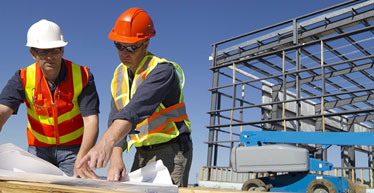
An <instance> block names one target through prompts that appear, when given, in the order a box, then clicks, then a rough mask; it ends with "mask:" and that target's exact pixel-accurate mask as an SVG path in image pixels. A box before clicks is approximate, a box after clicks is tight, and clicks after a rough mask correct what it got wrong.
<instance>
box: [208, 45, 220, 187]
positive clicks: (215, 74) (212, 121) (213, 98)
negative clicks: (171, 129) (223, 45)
mask: <svg viewBox="0 0 374 193" xmlns="http://www.w3.org/2000/svg"><path fill="white" fill-rule="evenodd" d="M216 54H217V45H216V44H214V45H213V61H212V67H215V66H216ZM218 80H219V69H213V83H212V88H217V87H218ZM217 97H218V95H217V90H212V96H211V104H210V110H211V111H215V110H217ZM216 116H217V115H216V114H210V123H209V125H214V124H215V122H216ZM214 130H215V128H213V127H212V128H210V129H209V139H208V141H209V142H212V141H213V140H214ZM212 154H213V144H212V143H209V144H208V156H207V167H208V168H209V167H211V166H212ZM209 170H210V169H209ZM208 174H210V172H208ZM210 177H211V176H207V179H208V180H210Z"/></svg>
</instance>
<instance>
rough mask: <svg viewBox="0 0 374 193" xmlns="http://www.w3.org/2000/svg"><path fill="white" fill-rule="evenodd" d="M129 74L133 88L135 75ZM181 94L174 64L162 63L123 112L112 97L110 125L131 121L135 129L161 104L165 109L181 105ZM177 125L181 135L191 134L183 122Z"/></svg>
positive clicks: (137, 90)
mask: <svg viewBox="0 0 374 193" xmlns="http://www.w3.org/2000/svg"><path fill="white" fill-rule="evenodd" d="M128 73H129V76H130V77H129V85H130V86H131V85H132V81H133V79H134V75H133V73H132V72H131V71H130V70H128ZM180 93H181V92H180V87H179V80H178V76H177V73H176V71H175V69H174V66H173V64H171V63H166V62H165V63H160V64H158V65H157V66H156V67H155V68H154V69H153V70H152V71H151V72H150V73H149V74H148V75H147V78H146V79H145V80H144V81H143V82H142V84H140V86H139V87H138V88H137V89H136V92H135V94H134V95H133V96H132V98H131V99H130V101H129V103H128V104H127V105H126V106H125V107H124V108H123V109H121V111H118V110H117V107H116V105H115V103H114V99H113V97H112V99H111V111H110V114H109V119H108V125H109V126H110V125H111V124H112V122H113V121H114V120H116V119H122V120H128V121H130V122H131V123H132V125H133V129H134V128H135V127H136V125H137V124H139V123H141V122H142V121H144V120H145V119H146V118H148V117H150V116H152V114H153V113H154V112H155V111H156V109H157V107H158V106H159V105H160V103H162V104H164V105H165V107H169V106H172V105H175V104H177V103H179V96H180ZM176 125H177V127H178V129H179V132H180V133H190V131H189V129H188V127H187V126H186V125H185V123H184V122H183V121H182V122H177V123H176ZM132 132H133V130H132Z"/></svg>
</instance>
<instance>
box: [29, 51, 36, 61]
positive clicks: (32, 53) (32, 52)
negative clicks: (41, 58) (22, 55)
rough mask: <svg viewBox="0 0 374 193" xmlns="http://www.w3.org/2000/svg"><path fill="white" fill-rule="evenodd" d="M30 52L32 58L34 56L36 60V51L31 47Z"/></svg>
mask: <svg viewBox="0 0 374 193" xmlns="http://www.w3.org/2000/svg"><path fill="white" fill-rule="evenodd" d="M30 54H31V56H32V58H34V60H36V53H35V52H34V50H32V49H31V48H30Z"/></svg>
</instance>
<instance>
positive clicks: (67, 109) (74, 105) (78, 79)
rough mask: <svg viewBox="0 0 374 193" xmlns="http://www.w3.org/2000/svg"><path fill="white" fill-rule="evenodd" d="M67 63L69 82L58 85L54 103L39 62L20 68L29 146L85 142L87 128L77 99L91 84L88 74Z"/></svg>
mask: <svg viewBox="0 0 374 193" xmlns="http://www.w3.org/2000/svg"><path fill="white" fill-rule="evenodd" d="M64 62H65V64H66V70H67V73H66V79H65V80H64V81H62V82H60V83H59V84H58V85H57V88H56V90H55V92H54V100H53V98H52V95H51V91H50V89H49V86H48V83H47V80H46V79H45V77H44V75H43V73H42V71H41V69H40V67H39V65H38V64H37V63H34V64H32V65H30V66H28V67H27V68H24V69H21V73H20V77H21V80H22V85H23V88H24V89H25V95H26V98H25V103H26V107H27V117H28V125H27V140H28V144H29V145H33V146H40V147H48V146H54V145H76V144H81V143H82V137H83V130H84V126H83V118H82V115H81V113H80V108H79V105H78V96H79V95H80V93H81V92H82V89H83V88H84V87H85V86H86V84H87V83H88V71H87V68H86V67H83V66H79V65H77V64H74V63H72V62H70V61H68V60H64Z"/></svg>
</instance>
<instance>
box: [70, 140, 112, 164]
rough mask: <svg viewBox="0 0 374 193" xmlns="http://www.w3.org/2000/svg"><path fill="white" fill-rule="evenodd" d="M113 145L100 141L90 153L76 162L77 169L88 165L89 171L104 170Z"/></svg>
mask: <svg viewBox="0 0 374 193" xmlns="http://www.w3.org/2000/svg"><path fill="white" fill-rule="evenodd" d="M113 144H114V143H109V142H108V141H107V140H105V139H103V138H102V139H101V140H100V141H99V142H98V143H97V144H96V145H95V146H94V147H93V148H92V149H90V151H89V152H88V153H87V154H86V155H85V156H84V157H83V158H82V159H81V160H80V161H79V162H78V165H77V169H80V168H82V167H84V165H86V164H88V166H89V167H90V168H91V170H96V169H98V168H105V167H106V165H107V164H108V161H109V158H110V156H111V154H112V150H113V146H114V145H113Z"/></svg>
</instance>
